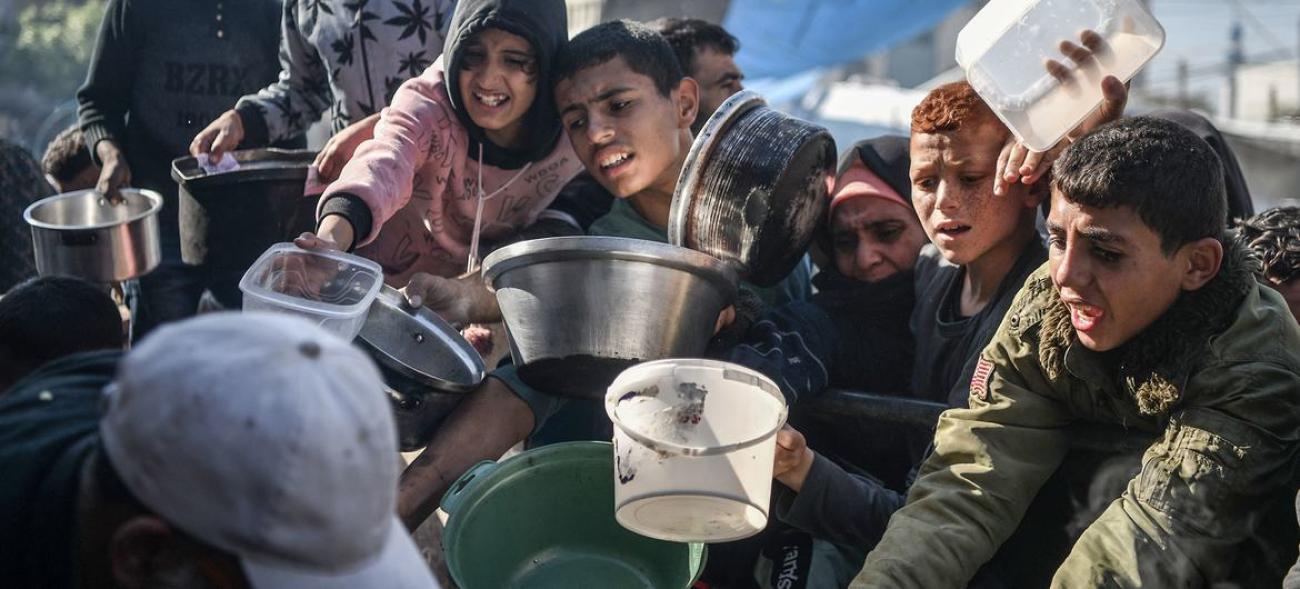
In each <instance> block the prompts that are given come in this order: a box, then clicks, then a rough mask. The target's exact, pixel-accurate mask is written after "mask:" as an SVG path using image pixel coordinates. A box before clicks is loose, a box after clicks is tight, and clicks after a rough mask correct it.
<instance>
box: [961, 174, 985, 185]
mask: <svg viewBox="0 0 1300 589" xmlns="http://www.w3.org/2000/svg"><path fill="white" fill-rule="evenodd" d="M983 179H984V177H983V176H975V175H964V176H962V177H961V181H962V182H963V183H965V184H979V183H980V181H981V180H983Z"/></svg>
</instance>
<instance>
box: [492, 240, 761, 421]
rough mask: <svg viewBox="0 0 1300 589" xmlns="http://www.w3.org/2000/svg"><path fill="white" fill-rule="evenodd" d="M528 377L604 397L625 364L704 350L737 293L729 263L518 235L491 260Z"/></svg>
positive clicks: (676, 251)
mask: <svg viewBox="0 0 1300 589" xmlns="http://www.w3.org/2000/svg"><path fill="white" fill-rule="evenodd" d="M483 277H484V279H485V280H486V282H487V283H488V285H489V286H490V287H491V288H492V289H493V290H495V291H496V296H497V302H498V303H499V304H500V307H501V315H502V316H503V317H504V319H505V323H506V331H507V333H508V335H509V340H510V352H511V354H512V356H513V357H514V360H515V363H516V364H517V365H518V366H519V377H520V379H522V380H523V381H524V382H525V383H527V384H528V385H530V386H532V387H534V388H536V389H538V390H539V391H542V392H545V393H550V394H558V395H566V396H575V397H586V398H601V397H603V395H604V393H605V388H606V387H608V386H609V384H610V383H611V382H613V381H614V378H615V377H616V376H618V374H619V373H620V372H622V371H623V369H625V368H627V367H628V366H631V365H633V364H636V363H638V362H642V361H646V360H658V359H661V358H689V357H698V356H700V355H702V354H703V353H704V351H705V348H706V346H707V345H708V343H709V339H710V338H711V337H712V336H713V327H714V325H715V324H716V322H717V318H718V313H719V312H721V311H722V309H723V308H725V307H726V306H727V305H729V304H731V302H732V300H733V299H734V298H735V296H736V275H735V272H733V271H732V270H731V269H730V268H728V267H727V266H726V265H725V264H723V263H722V262H720V261H718V260H716V259H714V258H712V257H710V256H706V255H704V254H701V253H699V252H694V251H691V250H688V249H683V248H679V247H675V246H671V245H667V244H662V243H655V242H652V241H644V240H640V239H626V238H619V237H553V238H548V239H536V240H532V241H524V242H520V243H516V244H513V245H510V246H507V247H504V248H501V249H500V250H497V251H495V252H493V253H492V255H489V256H488V257H487V259H486V260H484V261H483Z"/></svg>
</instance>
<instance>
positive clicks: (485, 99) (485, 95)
mask: <svg viewBox="0 0 1300 589" xmlns="http://www.w3.org/2000/svg"><path fill="white" fill-rule="evenodd" d="M474 99H475V100H477V101H479V102H481V103H483V104H484V105H486V106H488V107H491V108H496V107H498V106H501V105H503V104H505V103H506V102H508V101H509V100H510V97H509V96H506V95H505V94H497V93H494V92H475V93H474Z"/></svg>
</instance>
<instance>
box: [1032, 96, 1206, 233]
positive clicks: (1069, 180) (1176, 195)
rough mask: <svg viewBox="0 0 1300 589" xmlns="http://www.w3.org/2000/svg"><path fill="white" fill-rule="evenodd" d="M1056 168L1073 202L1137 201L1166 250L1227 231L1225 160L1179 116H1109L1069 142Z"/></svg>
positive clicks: (1057, 182) (1057, 184)
mask: <svg viewBox="0 0 1300 589" xmlns="http://www.w3.org/2000/svg"><path fill="white" fill-rule="evenodd" d="M1052 174H1053V177H1052V188H1053V189H1054V190H1057V191H1059V192H1060V193H1061V196H1063V197H1064V198H1065V199H1066V200H1068V201H1070V202H1073V203H1077V204H1081V205H1084V206H1089V207H1094V208H1099V209H1107V208H1113V207H1119V206H1129V207H1132V208H1133V210H1135V211H1136V212H1137V214H1138V217H1140V218H1141V219H1142V222H1143V223H1145V224H1146V225H1147V226H1148V227H1150V228H1151V229H1152V230H1153V231H1155V232H1156V235H1159V236H1160V247H1161V249H1163V250H1164V253H1165V255H1166V256H1168V255H1171V254H1173V252H1174V251H1175V250H1177V249H1178V248H1179V247H1180V246H1182V245H1183V244H1186V243H1190V242H1192V241H1195V240H1197V239H1201V238H1205V237H1213V238H1216V239H1222V238H1223V230H1224V225H1225V219H1226V217H1227V214H1228V213H1227V205H1226V204H1225V203H1226V202H1227V201H1226V198H1227V197H1225V196H1224V188H1223V166H1222V165H1221V164H1220V163H1219V158H1218V156H1216V155H1214V151H1213V150H1211V149H1210V146H1209V144H1207V143H1206V142H1205V141H1204V140H1202V139H1201V138H1200V137H1197V136H1196V134H1195V133H1192V132H1191V131H1189V130H1187V129H1186V128H1184V127H1183V126H1182V125H1179V124H1177V123H1173V122H1170V121H1165V120H1162V119H1156V118H1152V117H1131V118H1123V119H1120V120H1118V121H1114V122H1112V123H1108V124H1106V125H1104V126H1102V127H1101V128H1099V129H1097V130H1096V131H1094V132H1092V133H1090V134H1088V135H1086V136H1084V137H1083V138H1082V139H1079V140H1078V141H1076V142H1075V143H1074V144H1073V145H1070V147H1068V148H1066V150H1065V152H1064V153H1063V154H1061V157H1060V159H1058V160H1057V161H1056V164H1055V165H1053V166H1052Z"/></svg>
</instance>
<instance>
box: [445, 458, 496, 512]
mask: <svg viewBox="0 0 1300 589" xmlns="http://www.w3.org/2000/svg"><path fill="white" fill-rule="evenodd" d="M497 466H499V464H497V463H496V462H493V461H491V460H484V461H481V462H479V463H478V464H475V465H474V466H471V467H470V469H469V470H467V471H465V474H462V475H460V478H457V479H456V482H454V483H452V484H451V488H449V489H447V492H446V493H445V494H443V496H442V510H443V511H445V512H447V513H449V514H450V513H452V512H454V511H456V509H458V508H459V507H460V502H461V501H462V500H463V499H464V498H465V497H464V496H465V495H468V494H469V493H468V491H469V490H470V489H473V488H474V487H477V486H478V485H477V483H476V482H475V480H476V479H478V478H479V477H482V476H486V475H487V474H489V473H491V472H492V471H494V470H496V469H497Z"/></svg>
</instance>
